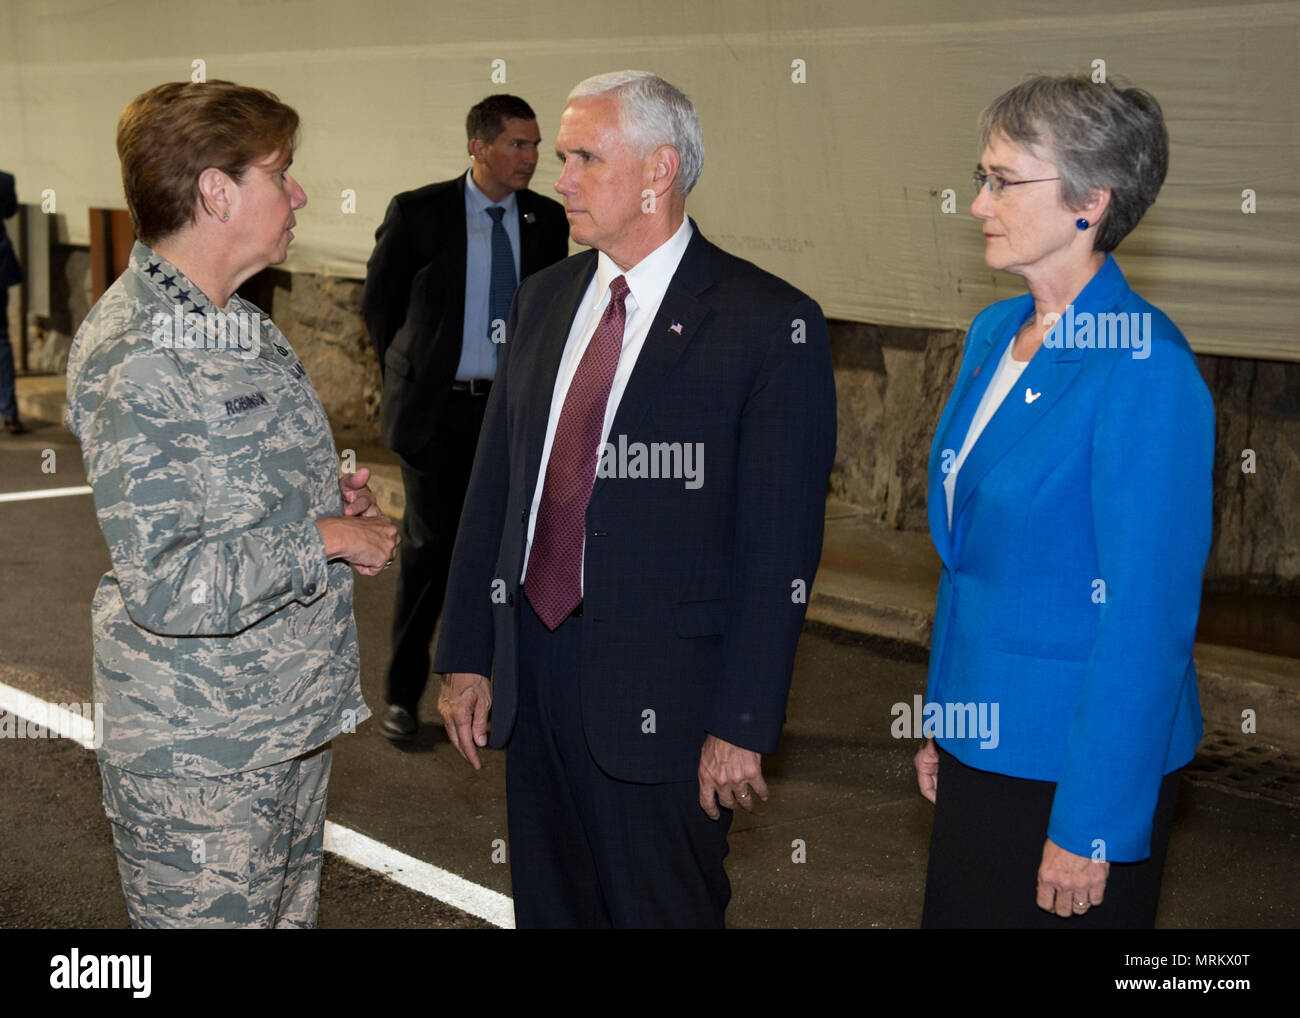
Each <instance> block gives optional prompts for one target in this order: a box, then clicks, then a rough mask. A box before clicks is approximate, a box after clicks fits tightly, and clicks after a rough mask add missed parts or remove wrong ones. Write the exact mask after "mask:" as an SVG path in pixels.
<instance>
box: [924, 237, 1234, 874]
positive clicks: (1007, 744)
mask: <svg viewBox="0 0 1300 1018" xmlns="http://www.w3.org/2000/svg"><path fill="white" fill-rule="evenodd" d="M1032 313H1033V298H1032V297H1031V296H1030V295H1028V294H1026V295H1024V296H1022V297H1017V298H1014V299H1011V300H1005V301H1000V302H999V303H997V304H994V305H992V306H990V307H988V308H985V310H984V311H982V312H981V313H980V314H979V315H978V317H976V319H975V321H974V322H973V323H972V324H971V328H970V332H969V334H968V335H967V338H966V350H965V354H964V356H963V359H962V364H961V369H960V372H959V373H958V375H957V381H956V383H955V384H954V386H953V392H952V396H951V397H950V398H949V400H948V404H947V406H946V407H945V408H944V411H943V416H942V417H941V418H940V420H939V426H938V430H937V431H936V433H935V438H934V445H933V447H932V449H931V452H930V467H929V469H930V487H929V511H930V533H931V535H932V537H933V538H934V544H935V548H936V550H937V551H938V553H939V557H940V558H941V559H942V561H943V573H942V577H941V579H940V582H939V595H938V603H937V607H936V612H935V623H934V633H933V636H932V638H931V644H930V678H929V687H928V691H927V700H928V701H929V702H930V703H935V704H941V705H945V712H946V711H947V710H948V708H947V706H946V705H957V704H975V705H979V704H985V705H988V706H989V713H990V715H991V705H993V704H996V705H997V707H998V720H999V724H998V731H997V732H996V734H995V736H994V737H993V738H981V737H979V736H976V737H971V735H970V726H969V724H968V723H967V722H963V723H964V724H966V731H965V732H964V733H963V732H961V731H960V730H957V729H956V728H954V727H953V726H945V727H946V730H944V731H943V732H942V734H941V735H940V737H939V738H938V739H937V741H938V742H939V744H940V745H942V746H943V747H944V748H945V749H946V750H947V751H948V752H950V753H952V754H953V755H954V756H956V757H957V758H958V759H960V760H962V761H963V762H964V763H966V764H968V765H969V766H971V767H975V768H978V769H980V770H986V771H994V772H996V773H999V774H1008V775H1012V776H1014V777H1020V778H1034V779H1038V780H1042V781H1054V782H1057V788H1056V797H1055V800H1054V804H1053V808H1052V815H1051V821H1050V824H1049V827H1048V829H1047V831H1045V832H1044V836H1046V837H1050V838H1051V839H1052V840H1053V841H1055V842H1056V843H1057V844H1058V845H1060V846H1061V847H1062V848H1065V849H1067V850H1068V851H1070V852H1074V853H1076V854H1078V855H1084V856H1095V855H1097V854H1098V853H1104V858H1105V859H1106V860H1108V861H1111V862H1133V861H1137V860H1141V859H1144V858H1146V857H1147V855H1148V854H1149V850H1150V849H1149V845H1150V834H1151V823H1152V815H1153V813H1154V811H1155V803H1156V796H1157V793H1158V791H1159V786H1160V781H1161V778H1162V776H1163V775H1165V774H1167V773H1168V772H1170V771H1172V770H1175V769H1176V768H1178V767H1181V766H1182V765H1183V764H1185V763H1187V762H1188V761H1189V760H1190V759H1191V758H1192V756H1193V755H1194V754H1195V752H1196V745H1197V743H1198V742H1199V740H1200V737H1201V731H1202V727H1201V712H1200V703H1199V700H1198V698H1197V692H1196V669H1195V666H1194V664H1193V662H1192V643H1193V639H1194V636H1195V633H1196V619H1197V614H1198V611H1199V607H1200V596H1201V573H1202V571H1203V570H1204V568H1205V561H1206V558H1207V556H1208V554H1209V548H1210V521H1211V469H1212V467H1213V461H1214V407H1213V404H1212V402H1211V399H1210V394H1209V391H1208V390H1207V389H1206V387H1205V383H1204V381H1202V379H1201V375H1200V371H1199V370H1198V368H1197V365H1196V358H1195V356H1194V355H1193V354H1192V351H1191V349H1190V348H1189V347H1188V345H1187V341H1186V340H1185V339H1184V338H1183V335H1182V333H1181V332H1179V331H1178V328H1177V327H1176V326H1175V325H1174V324H1173V322H1171V321H1170V320H1169V319H1168V318H1167V317H1166V316H1165V315H1164V313H1163V312H1161V311H1160V310H1159V309H1158V308H1156V307H1154V306H1153V305H1151V304H1149V303H1148V302H1147V301H1145V300H1143V299H1142V298H1141V297H1139V296H1138V295H1137V294H1136V293H1134V292H1133V291H1132V290H1131V289H1130V288H1129V285H1128V283H1127V282H1126V281H1125V279H1124V275H1123V273H1122V272H1120V269H1119V266H1118V265H1117V264H1116V263H1115V260H1114V258H1112V257H1110V256H1107V258H1106V262H1105V264H1104V265H1103V266H1102V268H1100V269H1099V270H1098V271H1097V273H1096V274H1095V275H1094V276H1093V278H1092V280H1091V281H1090V282H1089V283H1088V285H1087V286H1086V287H1084V289H1083V291H1082V292H1081V293H1080V294H1079V295H1078V297H1076V298H1075V300H1074V303H1073V305H1072V308H1071V310H1070V311H1069V312H1068V314H1069V315H1070V316H1071V317H1069V318H1067V319H1065V320H1063V323H1064V324H1063V325H1062V326H1061V329H1060V332H1059V333H1058V334H1057V336H1056V337H1055V338H1053V337H1049V341H1048V342H1045V343H1044V345H1043V347H1042V348H1040V349H1039V350H1038V352H1037V353H1035V354H1034V357H1033V359H1032V360H1030V362H1029V365H1028V366H1027V367H1026V368H1025V370H1024V374H1023V375H1022V376H1021V378H1020V381H1019V382H1018V383H1017V385H1016V387H1015V388H1014V389H1012V390H1011V392H1010V393H1009V394H1008V395H1007V397H1006V399H1005V401H1004V402H1003V403H1002V405H1001V406H1000V407H999V408H998V410H997V412H996V413H995V414H994V415H993V418H992V419H991V420H990V421H989V423H988V426H987V427H986V428H985V429H984V432H983V433H982V434H981V435H980V437H979V439H978V441H976V443H975V445H974V446H973V447H972V448H971V451H970V453H969V455H968V456H967V458H966V461H965V463H964V464H963V466H962V467H961V470H960V472H959V473H958V474H957V482H956V489H955V493H954V498H953V522H952V529H951V532H950V531H949V527H948V517H947V503H946V499H945V494H944V488H943V479H944V476H945V473H946V470H947V468H948V466H949V465H950V464H951V462H952V460H953V458H954V457H955V455H956V453H957V451H958V450H960V448H961V446H962V443H963V442H964V441H965V438H966V432H967V430H968V429H969V426H970V422H971V418H972V417H973V416H974V414H975V410H976V407H977V406H978V405H979V401H980V397H981V396H982V395H983V394H984V390H985V388H986V387H987V386H988V383H989V380H990V378H991V377H992V375H993V374H994V371H995V369H996V367H997V364H998V360H999V358H1000V357H1001V356H1002V352H1003V351H1004V350H1005V349H1006V348H1007V345H1008V344H1009V343H1010V342H1011V341H1012V338H1013V337H1014V336H1015V334H1016V332H1017V331H1018V330H1019V328H1020V326H1021V325H1022V324H1024V322H1025V320H1026V319H1027V318H1028V317H1029V315H1030V314H1032ZM1119 314H1122V315H1125V316H1126V319H1125V322H1126V324H1128V325H1130V326H1131V325H1132V324H1134V323H1136V324H1137V326H1138V327H1139V328H1140V329H1142V330H1143V332H1142V335H1144V336H1145V343H1146V346H1145V349H1144V350H1142V349H1134V348H1130V349H1123V348H1119V349H1096V348H1080V347H1078V346H1075V347H1074V348H1071V347H1070V346H1069V345H1067V342H1068V340H1067V336H1074V337H1077V338H1078V340H1080V341H1084V340H1091V341H1093V342H1095V340H1096V339H1097V337H1098V331H1097V330H1098V329H1099V328H1100V327H1102V325H1103V323H1105V324H1106V326H1107V327H1109V328H1111V329H1114V328H1116V327H1118V326H1119V325H1120V322H1119V320H1118V319H1116V318H1110V319H1106V318H1103V317H1102V316H1105V315H1119ZM1133 315H1136V316H1137V318H1136V319H1134V318H1131V317H1129V316H1133ZM1142 316H1147V317H1145V318H1144V317H1142ZM1085 322H1088V323H1089V325H1088V328H1089V329H1091V332H1085V329H1084V323H1085ZM1070 324H1072V325H1073V329H1072V330H1067V329H1066V328H1065V326H1066V325H1070ZM1112 334H1114V333H1113V332H1112ZM1131 342H1132V339H1131V337H1130V343H1131ZM1053 344H1056V345H1053ZM1144 354H1145V355H1144ZM969 716H970V715H969V714H966V715H965V717H966V718H969ZM960 717H961V716H960V715H959V712H957V711H954V712H953V721H954V722H957V721H958V720H960ZM927 734H928V733H927ZM939 794H940V795H942V794H943V781H942V776H940V783H939Z"/></svg>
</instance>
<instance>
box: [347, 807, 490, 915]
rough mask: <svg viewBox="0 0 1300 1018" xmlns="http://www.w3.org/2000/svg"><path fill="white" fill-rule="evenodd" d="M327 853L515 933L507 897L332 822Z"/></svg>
mask: <svg viewBox="0 0 1300 1018" xmlns="http://www.w3.org/2000/svg"><path fill="white" fill-rule="evenodd" d="M325 851H327V852H333V853H334V854H335V855H338V856H341V857H342V858H344V859H346V860H347V861H348V862H350V863H355V864H356V865H357V866H363V867H365V868H366V869H368V870H374V871H375V872H377V873H382V874H383V875H384V876H386V877H388V878H389V879H390V880H393V881H395V882H397V883H399V884H401V885H402V886H403V887H409V888H411V890H413V891H419V892H420V893H422V894H427V895H428V896H429V897H430V898H437V899H438V900H439V901H445V902H446V903H447V904H448V905H454V906H455V907H456V908H458V909H460V910H461V911H462V912H468V913H469V914H470V915H474V916H478V917H479V918H480V919H486V920H487V921H488V922H490V923H492V924H493V925H495V926H504V927H505V928H507V929H514V926H515V905H514V902H513V901H511V900H510V899H509V898H508V897H506V896H505V895H504V894H501V893H500V892H498V891H493V890H490V889H489V888H486V887H483V886H481V885H479V884H476V883H474V882H473V881H471V880H466V879H465V878H464V877H458V876H456V874H455V873H449V872H448V871H447V870H444V869H440V868H438V867H437V866H434V865H433V864H432V863H427V862H423V861H422V860H420V859H417V858H415V857H414V856H411V855H407V854H406V853H405V852H399V851H398V850H397V849H395V848H391V847H390V846H388V845H385V844H384V843H383V842H380V841H376V840H375V839H374V838H368V837H366V835H364V834H361V833H360V832H358V831H353V830H349V829H348V828H346V827H344V826H342V825H341V824H336V823H334V822H333V821H331V820H326V821H325Z"/></svg>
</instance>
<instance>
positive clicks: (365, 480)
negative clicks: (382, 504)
mask: <svg viewBox="0 0 1300 1018" xmlns="http://www.w3.org/2000/svg"><path fill="white" fill-rule="evenodd" d="M369 482H370V471H369V470H368V469H367V468H366V467H362V468H361V469H360V470H358V471H357V472H356V473H355V474H344V475H343V476H342V477H340V478H339V492H340V493H341V494H342V495H343V515H344V516H378V515H379V502H378V500H377V499H376V498H375V493H374V492H373V491H371V490H370V487H369Z"/></svg>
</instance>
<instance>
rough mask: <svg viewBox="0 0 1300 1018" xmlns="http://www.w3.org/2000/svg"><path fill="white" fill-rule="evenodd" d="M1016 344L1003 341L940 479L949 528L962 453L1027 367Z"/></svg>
mask: <svg viewBox="0 0 1300 1018" xmlns="http://www.w3.org/2000/svg"><path fill="white" fill-rule="evenodd" d="M1015 345H1016V341H1015V339H1014V338H1013V339H1012V340H1011V342H1010V343H1008V344H1007V348H1006V350H1004V351H1003V353H1002V359H1001V360H1000V361H998V367H997V370H996V371H994V372H993V377H992V378H991V379H989V387H988V388H987V389H985V390H984V395H983V397H982V398H981V399H980V405H979V406H978V407H977V408H976V409H975V416H974V417H972V418H971V422H970V428H969V430H967V432H966V441H964V442H962V444H961V451H960V452H959V453H957V459H956V460H955V461H954V462H953V465H952V469H951V470H949V471H948V476H947V477H945V478H944V479H943V490H944V492H945V493H946V494H947V496H948V529H949V530H952V499H953V493H954V492H955V491H956V490H957V471H959V470H960V469H961V466H962V464H963V463H965V462H966V456H967V454H968V453H969V452H970V451H971V449H972V448H973V447H974V445H975V442H976V440H977V439H978V438H979V437H980V434H981V433H982V432H983V431H984V428H985V427H986V426H987V425H988V423H989V421H991V420H992V419H993V415H994V414H995V413H997V409H998V407H1000V406H1001V405H1002V401H1003V400H1005V399H1006V398H1007V393H1009V392H1010V391H1011V390H1012V388H1014V387H1015V384H1016V383H1017V382H1019V381H1020V376H1021V375H1023V374H1024V373H1025V368H1027V367H1028V366H1029V361H1018V360H1016V359H1015V358H1014V357H1012V356H1011V348H1012V347H1014V346H1015Z"/></svg>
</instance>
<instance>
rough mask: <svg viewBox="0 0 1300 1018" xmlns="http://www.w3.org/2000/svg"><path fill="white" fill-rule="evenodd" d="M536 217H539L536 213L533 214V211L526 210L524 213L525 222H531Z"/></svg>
mask: <svg viewBox="0 0 1300 1018" xmlns="http://www.w3.org/2000/svg"><path fill="white" fill-rule="evenodd" d="M536 218H537V217H536V216H535V215H533V214H532V213H531V212H525V213H524V222H525V223H531V222H533V220H535V219H536Z"/></svg>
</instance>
